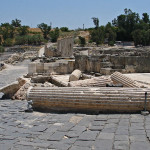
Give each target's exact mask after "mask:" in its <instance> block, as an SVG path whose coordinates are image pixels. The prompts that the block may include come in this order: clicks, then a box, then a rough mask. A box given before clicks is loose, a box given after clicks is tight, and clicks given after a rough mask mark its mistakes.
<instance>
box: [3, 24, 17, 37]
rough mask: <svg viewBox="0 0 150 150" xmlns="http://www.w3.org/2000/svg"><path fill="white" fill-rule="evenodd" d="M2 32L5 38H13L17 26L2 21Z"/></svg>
mask: <svg viewBox="0 0 150 150" xmlns="http://www.w3.org/2000/svg"><path fill="white" fill-rule="evenodd" d="M0 30H1V31H0V33H1V34H2V36H3V39H4V40H6V39H7V38H13V37H14V34H15V28H14V27H13V26H12V25H10V24H9V23H2V24H1V29H0Z"/></svg>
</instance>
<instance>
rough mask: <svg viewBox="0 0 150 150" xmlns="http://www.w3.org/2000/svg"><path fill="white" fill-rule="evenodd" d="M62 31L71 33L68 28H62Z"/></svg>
mask: <svg viewBox="0 0 150 150" xmlns="http://www.w3.org/2000/svg"><path fill="white" fill-rule="evenodd" d="M60 30H61V31H62V32H69V29H68V28H67V27H61V28H60Z"/></svg>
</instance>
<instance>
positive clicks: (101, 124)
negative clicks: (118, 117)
mask: <svg viewBox="0 0 150 150" xmlns="http://www.w3.org/2000/svg"><path fill="white" fill-rule="evenodd" d="M92 125H93V126H104V125H105V122H103V121H93V122H92Z"/></svg>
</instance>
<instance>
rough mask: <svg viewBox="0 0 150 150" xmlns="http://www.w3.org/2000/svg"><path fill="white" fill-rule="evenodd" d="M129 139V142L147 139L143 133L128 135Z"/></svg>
mask: <svg viewBox="0 0 150 150" xmlns="http://www.w3.org/2000/svg"><path fill="white" fill-rule="evenodd" d="M130 141H131V142H140V141H141V142H142V141H143V142H144V141H147V137H146V136H145V135H133V136H130Z"/></svg>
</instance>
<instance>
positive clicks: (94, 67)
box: [75, 55, 150, 73]
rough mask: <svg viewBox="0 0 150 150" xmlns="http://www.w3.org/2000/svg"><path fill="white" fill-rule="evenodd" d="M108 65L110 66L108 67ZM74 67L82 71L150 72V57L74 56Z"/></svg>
mask: <svg viewBox="0 0 150 150" xmlns="http://www.w3.org/2000/svg"><path fill="white" fill-rule="evenodd" d="M107 65H108V66H107ZM109 66H110V67H109ZM75 68H76V69H80V70H81V71H83V72H100V70H101V69H107V68H108V69H110V70H113V69H114V71H117V70H116V69H119V70H118V71H120V72H124V73H135V72H137V73H142V72H143V73H146V72H150V57H144V56H126V57H125V56H109V57H107V56H106V55H102V56H84V55H77V56H75Z"/></svg>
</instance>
